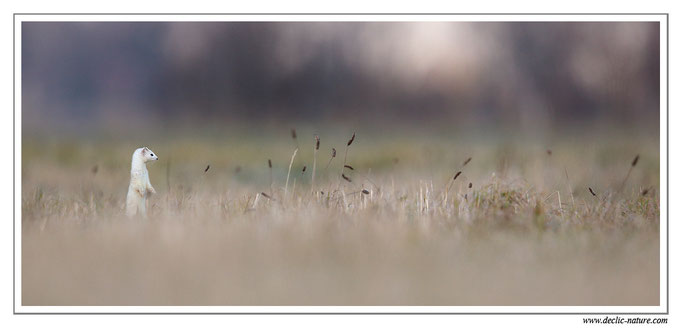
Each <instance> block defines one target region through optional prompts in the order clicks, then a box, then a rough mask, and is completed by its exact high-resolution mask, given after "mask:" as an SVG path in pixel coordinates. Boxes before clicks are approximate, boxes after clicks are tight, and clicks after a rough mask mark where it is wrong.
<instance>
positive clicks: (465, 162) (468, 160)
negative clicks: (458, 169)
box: [462, 157, 471, 166]
mask: <svg viewBox="0 0 682 328" xmlns="http://www.w3.org/2000/svg"><path fill="white" fill-rule="evenodd" d="M469 162H471V157H469V158H467V160H466V161H464V164H462V166H466V165H467V164H469Z"/></svg>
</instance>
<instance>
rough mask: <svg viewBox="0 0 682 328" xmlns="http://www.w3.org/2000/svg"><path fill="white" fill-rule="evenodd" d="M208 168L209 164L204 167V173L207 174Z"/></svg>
mask: <svg viewBox="0 0 682 328" xmlns="http://www.w3.org/2000/svg"><path fill="white" fill-rule="evenodd" d="M210 168H211V164H209V165H206V168H205V169H204V173H206V172H208V169H210Z"/></svg>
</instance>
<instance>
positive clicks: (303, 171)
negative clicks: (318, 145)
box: [301, 165, 308, 173]
mask: <svg viewBox="0 0 682 328" xmlns="http://www.w3.org/2000/svg"><path fill="white" fill-rule="evenodd" d="M306 168H308V167H307V166H305V165H303V170H302V171H301V173H305V169H306Z"/></svg>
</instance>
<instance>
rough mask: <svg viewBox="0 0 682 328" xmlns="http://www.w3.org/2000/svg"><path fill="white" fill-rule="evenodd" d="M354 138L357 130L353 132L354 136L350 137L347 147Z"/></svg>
mask: <svg viewBox="0 0 682 328" xmlns="http://www.w3.org/2000/svg"><path fill="white" fill-rule="evenodd" d="M353 140H355V132H353V136H352V137H350V140H348V144H347V145H346V147H347V146H350V144H352V143H353Z"/></svg>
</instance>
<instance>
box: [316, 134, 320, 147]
mask: <svg viewBox="0 0 682 328" xmlns="http://www.w3.org/2000/svg"><path fill="white" fill-rule="evenodd" d="M319 149H320V137H318V136H315V150H319Z"/></svg>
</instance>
